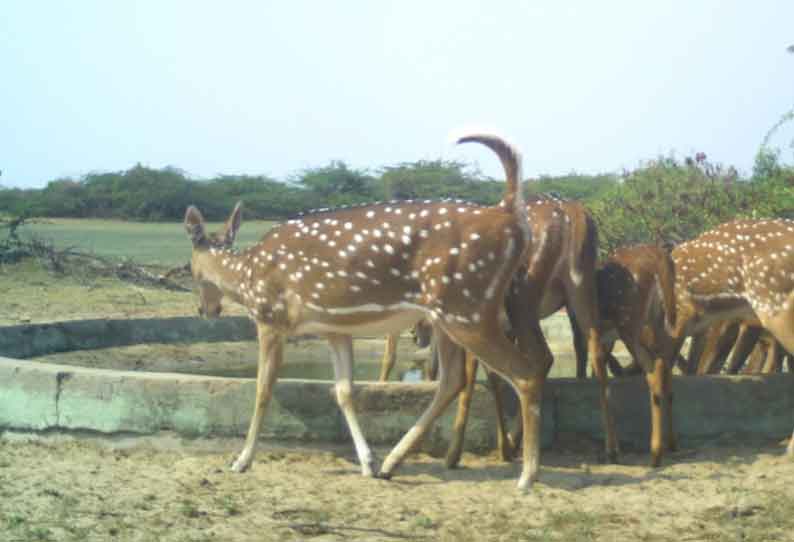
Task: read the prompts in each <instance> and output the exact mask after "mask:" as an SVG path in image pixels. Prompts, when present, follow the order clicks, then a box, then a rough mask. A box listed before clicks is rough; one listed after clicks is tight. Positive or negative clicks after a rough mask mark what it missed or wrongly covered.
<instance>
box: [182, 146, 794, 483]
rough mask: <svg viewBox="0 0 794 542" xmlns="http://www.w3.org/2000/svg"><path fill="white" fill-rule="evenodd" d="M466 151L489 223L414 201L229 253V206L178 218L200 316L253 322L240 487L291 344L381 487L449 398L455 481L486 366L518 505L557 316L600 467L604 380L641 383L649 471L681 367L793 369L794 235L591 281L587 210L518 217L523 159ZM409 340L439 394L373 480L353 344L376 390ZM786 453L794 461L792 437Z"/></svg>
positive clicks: (707, 238) (694, 251)
mask: <svg viewBox="0 0 794 542" xmlns="http://www.w3.org/2000/svg"><path fill="white" fill-rule="evenodd" d="M467 142H475V143H479V144H482V145H485V146H486V147H488V148H490V149H491V150H492V151H493V152H494V153H495V154H496V155H497V156H498V158H499V159H500V161H501V163H502V166H503V167H504V170H505V176H506V187H505V192H504V196H503V199H502V201H501V202H500V203H499V204H498V205H496V206H491V207H487V206H480V205H475V204H472V203H467V202H463V201H457V200H443V201H428V200H424V201H416V200H407V201H391V202H387V203H381V202H376V203H374V204H370V205H359V206H352V207H343V208H339V209H334V210H329V209H320V210H317V211H310V212H308V213H305V214H302V215H300V216H299V217H297V218H295V219H292V220H289V221H287V222H286V223H283V224H280V225H278V226H276V227H273V228H272V229H270V230H269V231H268V232H267V233H266V234H265V235H264V237H263V238H262V240H261V241H260V242H259V243H258V244H256V245H254V246H252V247H250V248H247V249H245V250H237V249H235V248H234V240H235V237H236V234H237V231H238V229H239V227H240V221H241V206H240V204H239V203H238V205H237V206H236V207H235V209H234V210H233V211H232V213H231V215H230V217H229V219H228V220H227V221H226V223H225V224H224V226H223V227H222V228H221V230H220V231H219V232H217V233H214V234H210V233H208V232H206V231H205V226H204V219H203V217H202V215H201V213H200V211H199V210H198V209H196V208H195V207H192V206H191V207H189V208H188V209H187V212H186V214H185V227H186V229H187V233H188V236H189V238H190V240H191V242H192V245H193V251H192V258H191V270H192V274H193V278H194V281H195V283H196V284H197V286H198V291H199V298H200V306H199V313H200V314H201V315H202V316H205V317H217V316H219V315H220V312H221V300H222V298H223V297H228V298H230V299H231V300H232V301H234V302H236V303H239V304H241V305H243V306H244V307H245V308H246V309H247V311H248V313H249V315H250V317H251V318H252V319H253V321H254V323H255V325H256V329H257V336H258V342H259V361H258V371H257V379H256V399H255V404H254V412H253V416H252V418H251V422H250V426H249V429H248V434H247V437H246V440H245V444H244V447H243V449H242V451H241V452H240V454H239V456H238V457H237V458H236V460H235V461H234V462H233V464H232V469H233V470H235V471H237V472H242V471H244V470H246V469H247V468H248V467H250V465H251V463H252V461H253V458H254V452H255V448H256V445H257V441H258V437H259V432H260V429H261V426H262V421H263V419H264V415H265V411H266V408H267V406H268V403H269V401H270V398H271V395H272V392H273V386H274V384H275V382H276V380H277V378H278V373H279V368H280V366H281V364H282V362H283V351H284V341H285V339H286V338H288V337H290V336H293V335H302V334H309V333H310V334H314V335H319V336H322V337H324V338H326V339H327V341H328V344H329V345H330V350H331V358H332V364H333V367H334V374H335V392H336V399H337V402H338V404H339V407H340V409H341V410H342V413H343V415H344V417H345V420H346V422H347V426H348V428H349V430H350V434H351V436H352V439H353V443H354V446H355V450H356V454H357V456H358V460H359V462H360V465H361V472H362V474H364V475H365V476H376V477H380V478H390V477H391V476H392V475H393V474H394V472H395V470H396V469H397V468H398V466H399V465H400V463H401V462H402V461H403V460H404V459H405V457H406V455H407V454H408V453H409V452H410V451H411V450H412V449H413V448H414V447H415V446H416V445H417V444H418V442H419V441H420V439H421V438H422V437H423V436H424V435H425V434H426V433H427V431H428V430H429V429H430V428H431V426H432V424H433V422H434V421H435V420H436V419H437V418H438V417H439V416H440V415H441V414H442V413H443V412H444V410H445V409H446V408H447V407H448V406H449V404H450V403H451V402H452V401H453V400H454V399H455V398H459V403H458V414H457V419H456V421H455V426H454V438H453V443H452V446H451V447H450V450H449V453H448V455H447V465H448V466H454V465H456V464H457V463H458V461H459V459H460V452H461V450H462V442H463V433H464V428H465V425H466V417H467V413H468V404H469V401H470V398H471V395H472V388H473V383H474V380H475V375H476V369H477V365H478V362H482V364H483V365H484V367H485V368H486V369H487V374H488V378H489V381H490V382H491V383H492V386H490V387H491V389H492V390H493V391H495V392H498V390H500V389H501V387H500V386H498V385H496V383H497V381H501V380H502V379H504V380H506V381H507V382H508V383H509V384H510V385H511V387H512V389H513V390H514V391H515V392H516V394H517V395H518V399H519V406H520V409H519V418H520V425H519V427H518V431H517V435H516V437H515V438H511V437H510V436H509V435H508V432H507V431H506V429H505V426H504V420H503V419H502V418H503V416H502V413H501V409H500V408H499V406H500V405H501V398H500V397H499V394H498V393H495V403H496V405H497V424H496V425H497V430H498V438H499V445H500V449H501V451H502V455H503V457H504V458H506V459H508V458H511V457H512V455H513V453H514V452H516V451H517V450H519V449H520V451H521V453H522V459H523V466H522V469H521V475H520V477H519V480H518V487H519V489H521V490H526V489H528V488H529V487H530V486H531V484H532V482H533V481H535V480H536V478H537V476H538V468H539V463H540V435H539V431H540V422H541V401H542V394H543V388H544V383H545V380H546V375H547V373H548V371H549V368H550V367H551V364H552V361H553V357H552V353H551V351H550V349H549V346H548V344H547V343H546V339H545V337H544V335H543V332H542V331H541V327H540V320H541V319H542V318H545V317H547V316H549V315H551V314H552V313H554V312H556V311H557V310H559V309H560V308H562V307H565V308H566V309H567V314H568V315H569V317H570V319H571V326H572V329H573V331H574V333H573V335H574V347H575V350H576V354H577V376H578V377H584V376H585V373H586V366H587V361H588V360H589V361H590V363H591V365H592V370H593V374H594V375H595V376H596V377H597V379H598V385H599V389H600V408H601V411H602V419H603V424H604V433H605V436H606V438H605V450H606V456H607V457H608V458H609V459H610V460H612V461H616V460H617V459H618V454H619V449H618V437H617V434H616V430H615V425H614V422H613V416H612V406H611V405H610V401H609V399H610V396H609V390H608V380H607V367H610V368H611V370H612V371H613V373H619V372H621V371H623V372H631V371H632V370H635V371H642V372H643V373H644V374H645V376H646V379H647V382H648V388H649V391H650V406H651V413H652V416H651V421H652V430H651V446H650V448H651V464H652V465H654V466H656V465H659V463H660V461H661V458H662V455H663V452H664V451H665V450H670V449H674V448H675V445H676V443H675V435H674V433H673V422H672V401H673V395H672V386H671V383H672V378H671V374H672V369H673V367H674V365H676V364H679V366H680V367H681V368H682V370H683V372H685V373H691V372H703V373H711V372H715V371H718V370H719V369H720V368H722V366H723V365H724V364H725V362H726V360H727V358H728V352H729V351H730V349H731V348H730V347H731V346H733V342H736V347H735V348H734V349H733V353H732V358H731V359H730V362H729V363H728V366H729V370H730V368H734V369H736V370H738V368H739V367H740V365H741V363H743V360H744V358H746V357H747V355H749V354H750V352H751V351H752V350H753V349H754V348H756V350H760V349H763V352H765V353H766V354H764V355H760V354H754V355H755V356H756V358H758V359H761V361H755V362H753V361H752V359H751V365H752V364H753V363H755V366H757V367H759V368H764V369H766V370H774V369H775V368H778V367H779V366H780V365H781V364H782V360H783V358H784V356H785V355H786V354H787V353H794V222H789V221H786V220H736V221H733V222H729V223H726V224H723V225H721V226H718V227H716V228H715V229H713V230H711V231H708V232H706V233H704V234H702V235H701V236H700V237H698V238H696V239H693V240H691V241H688V242H685V243H682V244H680V245H678V246H676V247H675V248H672V250H671V249H670V248H667V247H660V246H650V245H644V246H635V247H627V248H622V249H619V250H618V251H616V252H615V253H613V254H612V255H610V256H609V258H608V259H607V260H606V261H605V262H603V263H602V264H601V265H600V266H597V254H596V252H597V250H596V249H597V231H596V226H595V223H594V221H593V219H592V218H591V217H590V215H589V214H588V212H587V211H586V210H585V209H584V207H583V206H582V205H581V204H578V203H575V202H566V201H561V200H559V199H556V198H545V197H544V198H537V199H533V200H532V201H529V202H526V201H525V200H524V198H523V197H522V191H521V179H522V176H521V157H520V153H519V152H518V151H517V150H516V149H515V148H514V147H513V146H512V145H511V144H509V143H508V142H506V141H505V140H504V139H502V138H500V137H498V136H495V135H489V134H482V133H473V134H468V135H465V136H463V137H460V138H459V139H458V140H457V143H467ZM417 324H420V325H419V326H417V330H424V331H421V334H422V335H424V337H425V338H428V337H429V336H430V335H431V334H432V337H433V342H434V344H435V347H436V350H437V352H438V386H437V388H436V391H435V395H434V397H433V399H432V401H431V403H430V405H429V406H428V407H427V409H426V410H425V412H424V413H423V414H422V415H421V416H420V417H419V419H418V420H417V422H416V423H415V424H414V425H413V427H411V428H410V429H409V430H408V431H407V433H406V434H405V435H404V436H403V437H402V439H401V440H400V441H399V442H398V443H397V444H396V446H395V447H394V448H393V449H392V450H391V452H390V453H389V454H388V455H387V456H386V458H385V459H384V460H383V462H382V463H380V465H378V461H377V459H376V458H375V456H374V455H373V453H372V450H371V449H370V447H369V445H368V444H367V441H366V438H365V436H364V433H363V432H362V430H361V426H360V425H359V422H358V419H357V416H356V412H355V408H354V402H353V400H352V391H353V382H352V374H353V349H352V337H353V336H354V335H362V334H365V335H372V334H383V335H388V336H389V337H390V338H391V340H389V341H387V344H390V345H392V346H390V347H387V352H386V357H385V359H384V367H383V370H382V373H381V377H382V378H383V379H385V377H386V376H387V375H388V372H389V370H390V369H391V367H390V365H389V363H390V362H389V360H392V361H391V363H393V359H394V350H393V348H394V346H393V345H394V344H395V340H394V338H395V337H396V336H397V334H399V333H400V332H401V331H402V330H404V329H407V328H410V327H412V326H416V325H417ZM687 337H694V339H693V346H692V348H690V355H689V358H688V359H687V360H682V359H681V358H680V356H679V355H678V352H679V350H680V349H681V346H682V343H683V341H684V340H685V339H686V338H687ZM617 339H620V340H621V341H622V342H623V343H624V344H625V346H626V349H627V350H628V352H629V353H630V354H631V356H632V358H633V360H634V361H633V365H632V366H631V367H628V368H625V369H623V368H622V367H621V366H620V364H619V363H617V361H616V360H615V358H614V357H613V356H612V354H611V350H612V345H613V344H614V342H615V341H616V340H617ZM759 345H761V346H759ZM764 345H765V346H764ZM698 356H699V357H698ZM734 358H736V359H734ZM739 358H741V359H739ZM789 363H791V362H790V361H789ZM789 367H791V365H789ZM788 452H789V453H790V454H794V435H792V441H791V443H790V444H789V448H788Z"/></svg>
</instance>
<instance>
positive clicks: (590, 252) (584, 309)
mask: <svg viewBox="0 0 794 542" xmlns="http://www.w3.org/2000/svg"><path fill="white" fill-rule="evenodd" d="M527 216H528V218H529V225H530V228H531V230H532V238H533V243H532V246H531V248H530V250H529V251H528V253H527V260H526V264H525V268H524V271H525V272H524V273H523V274H522V275H521V282H523V284H524V292H525V293H524V294H518V293H517V292H516V291H515V290H512V291H511V292H510V293H509V294H508V295H509V296H510V297H511V298H512V302H513V303H514V304H516V305H520V306H523V307H524V310H527V311H528V312H529V314H530V315H531V317H532V319H533V327H536V326H539V324H538V320H540V319H542V318H546V317H547V316H550V315H551V314H553V313H555V312H557V311H558V310H559V309H560V308H562V307H565V308H566V309H567V312H568V317H569V318H570V320H571V327H572V328H574V329H576V330H581V332H580V333H575V334H574V348H575V350H576V357H577V369H576V373H577V377H579V378H584V377H585V376H586V375H585V371H586V366H587V358H588V356H589V358H590V360H591V363H592V364H593V372H594V373H595V375H596V376H597V377H598V379H599V384H600V386H601V411H602V416H603V422H604V428H605V433H606V440H605V447H606V452H607V457H608V458H609V459H610V460H611V461H616V460H617V456H618V440H617V436H616V431H615V427H614V421H613V418H612V414H611V412H610V406H609V393H608V388H607V374H606V370H605V368H604V362H605V358H604V354H603V351H602V349H601V346H600V342H601V341H600V333H599V316H598V299H597V294H596V278H595V268H596V257H597V253H596V250H597V246H598V234H597V230H596V225H595V222H594V221H593V218H592V217H591V216H590V214H589V213H588V212H587V210H586V209H585V208H584V206H583V205H582V204H580V203H578V202H572V201H562V200H559V199H556V198H549V197H539V198H537V199H535V200H533V201H531V202H529V204H528V205H527ZM512 333H513V334H514V335H516V336H517V337H521V336H522V335H524V334H525V333H526V330H525V329H521V328H516V329H513V330H512ZM582 334H584V337H585V339H586V340H582ZM535 340H536V341H537V342H542V344H543V346H544V348H548V347H547V346H546V340H545V338H544V337H543V336H542V334H541V335H540V336H539V337H537V338H536V339H535ZM585 345H586V346H585ZM476 373H477V360H476V358H475V357H473V356H468V357H467V368H466V387H465V388H464V390H463V391H462V392H461V395H460V397H459V400H458V413H457V417H456V419H455V424H454V429H453V439H452V443H451V444H450V447H449V450H448V452H447V457H446V464H447V466H448V467H450V468H452V467H455V466H456V465H457V464H458V463H459V461H460V455H461V452H462V450H463V438H464V433H465V428H466V421H467V418H468V411H469V405H470V402H471V396H472V391H473V389H474V381H475V378H476ZM486 374H487V376H488V380H489V385H490V386H489V387H490V389H491V390H492V393H493V397H494V403H495V406H496V421H497V442H498V447H499V450H500V454H501V456H502V458H503V459H505V460H509V459H510V458H511V457H512V455H513V447H514V445H513V442H512V439H511V438H510V437H509V435H508V433H507V431H506V429H505V426H504V421H503V416H502V412H503V408H502V398H501V392H500V389H501V379H499V378H498V377H497V376H496V375H494V374H492V373H491V372H489V371H486Z"/></svg>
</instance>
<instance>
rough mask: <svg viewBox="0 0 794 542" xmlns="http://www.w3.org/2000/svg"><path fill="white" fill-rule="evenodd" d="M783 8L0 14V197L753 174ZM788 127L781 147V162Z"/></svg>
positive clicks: (775, 71) (463, 0)
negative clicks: (615, 174)
mask: <svg viewBox="0 0 794 542" xmlns="http://www.w3.org/2000/svg"><path fill="white" fill-rule="evenodd" d="M791 44H794V2H792V1H790V0H786V1H784V0H780V1H770V0H759V1H754V2H746V1H744V2H739V1H696V2H691V1H677V0H676V1H663V2H662V1H658V2H650V1H649V2H644V1H639V2H638V1H636V0H633V1H614V2H610V1H603V2H592V1H581V2H579V1H567V2H565V1H553V2H552V1H549V2H545V1H529V0H527V1H522V2H519V1H491V2H486V1H473V0H454V1H428V0H425V1H406V0H401V1H394V2H391V1H378V0H369V1H352V0H351V1H346V2H342V1H337V2H331V1H325V2H323V1H320V0H317V1H304V0H289V1H284V0H282V1H278V2H270V1H249V2H243V1H225V2H201V1H196V0H192V1H187V0H185V1H181V0H180V1H176V0H172V1H167V0H161V1H144V0H136V1H126V2H122V1H108V0H102V1H100V0H96V1H89V0H73V1H69V2H57V1H53V2H34V1H27V0H5V1H4V2H3V3H2V5H0V69H1V70H2V71H1V72H0V128H1V130H0V169H2V171H3V174H2V177H0V184H2V185H3V186H24V187H40V186H43V185H44V184H45V183H46V182H47V181H49V180H52V179H54V178H57V177H61V176H73V177H79V176H81V175H83V174H85V173H87V172H90V171H107V170H111V171H117V170H123V169H127V168H129V167H130V166H132V165H134V164H135V163H136V162H141V163H143V164H145V165H149V166H152V167H163V166H166V165H173V166H176V167H179V168H182V169H184V170H186V171H187V172H188V173H189V174H190V175H193V176H196V177H209V176H213V175H215V174H218V173H249V174H259V173H261V174H266V175H270V176H273V177H276V178H280V179H284V178H286V177H288V176H289V175H290V174H294V173H296V172H298V171H300V170H301V169H303V168H306V167H315V166H321V165H325V164H327V162H328V161H329V160H332V159H340V160H344V161H346V162H348V163H349V164H350V165H351V166H353V167H357V168H371V169H374V168H378V167H380V166H384V165H392V164H395V163H398V162H403V161H414V160H419V159H435V158H439V157H441V158H445V159H463V160H467V161H471V162H476V163H478V164H479V165H480V167H481V168H482V170H483V171H484V172H485V173H486V174H489V175H492V176H495V177H501V171H500V168H499V166H498V163H497V162H496V160H495V159H494V158H493V157H492V156H490V155H489V154H488V151H485V150H483V149H479V148H477V147H476V146H464V147H459V148H453V147H451V146H450V145H449V143H448V136H449V134H450V132H451V131H453V130H455V129H458V128H460V127H461V126H468V125H475V126H485V127H489V128H492V129H495V130H497V131H499V132H500V133H502V134H505V135H507V136H509V137H510V139H511V140H512V141H513V142H514V143H515V144H516V145H517V146H518V147H519V148H520V149H521V150H522V151H523V153H524V170H525V173H526V175H528V176H537V175H539V174H552V175H553V174H563V173H568V172H571V171H579V172H582V173H595V172H604V171H619V170H621V169H622V168H624V167H627V168H631V167H634V166H636V165H637V164H638V163H639V162H640V161H641V160H646V159H652V158H654V157H655V156H657V155H658V154H660V153H663V154H666V153H668V152H671V151H673V152H675V153H677V155H679V156H683V155H686V154H689V153H693V152H696V151H703V152H706V153H707V155H708V156H709V158H710V159H712V160H715V161H719V162H723V163H725V164H733V165H735V166H737V167H739V169H740V170H741V171H744V172H747V171H749V169H750V168H751V166H752V160H753V156H754V155H755V152H756V151H757V149H758V145H759V144H760V142H761V140H762V138H763V136H764V134H765V133H766V131H767V130H768V129H769V127H770V126H772V125H773V124H774V123H775V122H776V121H777V120H778V119H779V118H780V116H781V115H782V114H783V113H785V112H786V111H788V110H790V109H791V108H792V107H794V54H790V53H787V52H786V47H787V46H789V45H791ZM792 139H794V128H792V126H787V127H786V129H785V130H784V131H782V132H781V133H780V134H778V137H776V138H775V140H774V141H773V143H776V144H778V145H779V146H781V147H786V153H785V154H784V157H785V158H786V159H787V160H788V161H794V159H792V152H791V150H790V149H788V147H787V145H788V142H789V141H791V140H792Z"/></svg>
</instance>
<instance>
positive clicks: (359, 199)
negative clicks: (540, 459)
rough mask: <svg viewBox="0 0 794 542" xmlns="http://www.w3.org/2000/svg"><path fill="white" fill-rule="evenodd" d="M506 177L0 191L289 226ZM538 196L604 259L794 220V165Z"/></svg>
mask: <svg viewBox="0 0 794 542" xmlns="http://www.w3.org/2000/svg"><path fill="white" fill-rule="evenodd" d="M503 190H504V184H503V181H502V180H495V179H491V178H488V177H486V176H484V175H482V174H481V173H479V172H478V171H477V170H476V169H473V168H471V167H469V166H468V165H466V164H463V163H459V162H449V161H442V160H437V161H418V162H411V163H403V164H398V165H395V166H390V167H385V168H383V169H381V170H379V171H378V172H377V173H370V172H368V171H365V170H357V169H354V168H351V167H350V166H348V165H347V164H345V163H344V162H341V161H334V162H331V163H329V164H328V165H326V166H323V167H317V168H310V169H307V170H304V171H302V172H300V173H299V174H297V175H294V176H293V177H291V178H289V179H287V180H286V181H279V180H276V179H272V178H270V177H267V176H263V175H220V176H217V177H215V178H212V179H204V180H199V179H191V178H189V177H188V176H187V174H185V172H183V171H181V170H179V169H176V168H172V167H166V168H162V169H153V168H149V167H145V166H142V165H136V166H134V167H132V168H130V169H128V170H126V171H121V172H112V173H108V172H106V173H90V174H88V175H85V176H84V177H82V178H81V179H78V180H75V179H57V180H54V181H51V182H50V183H48V184H47V186H46V187H45V188H42V189H18V188H0V215H2V214H5V215H9V216H22V217H30V216H37V217H75V218H105V219H124V220H138V221H179V220H181V219H182V217H183V216H184V212H185V208H186V207H187V206H188V205H191V204H193V205H197V206H198V207H199V208H200V209H201V210H202V212H203V213H204V215H205V216H206V217H207V218H208V219H209V220H221V219H224V218H225V217H226V215H227V213H228V212H229V209H231V208H232V206H233V205H234V203H235V202H236V201H238V200H242V201H243V202H244V204H245V213H246V217H247V218H258V219H274V220H278V219H283V218H285V217H288V216H292V215H295V214H297V213H299V212H302V211H306V210H309V209H313V208H324V207H337V206H341V205H351V204H357V203H364V202H371V201H377V200H391V199H425V198H429V199H438V198H461V199H465V200H468V201H474V202H478V203H483V204H494V203H496V202H497V201H499V199H500V198H501V196H502V193H503ZM525 190H526V191H527V196H528V197H531V196H532V194H544V193H553V194H554V195H556V196H561V197H563V198H568V199H576V200H580V201H583V202H584V203H585V205H586V206H587V207H588V208H589V209H590V211H591V212H592V213H593V215H594V217H595V219H596V221H597V223H598V226H599V235H600V244H601V249H602V251H609V250H612V249H614V248H616V247H617V246H621V245H626V244H633V243H640V242H672V243H675V242H679V241H682V240H686V239H690V238H692V237H694V236H696V235H698V234H699V233H701V232H702V231H704V230H705V229H707V228H709V227H712V226H714V225H716V224H719V223H721V222H725V221H727V220H730V219H732V218H735V217H747V218H762V217H786V218H788V217H791V218H794V166H792V165H787V164H784V163H783V162H782V160H781V158H780V151H779V150H774V149H770V148H769V147H767V146H762V147H761V150H760V151H759V152H758V154H757V156H756V158H755V163H754V167H753V171H752V173H751V174H749V175H747V176H745V177H742V176H740V175H739V174H738V173H737V171H736V170H735V169H734V168H732V167H723V166H720V165H718V164H713V163H711V162H710V161H709V160H708V159H707V157H706V156H705V155H704V154H703V153H698V154H696V155H695V156H692V157H685V158H683V159H678V158H675V157H672V156H662V157H659V158H657V159H654V160H649V161H647V162H645V163H643V164H641V165H640V166H638V167H637V168H636V169H634V170H631V171H625V172H623V173H622V174H620V175H617V174H603V175H579V174H570V175H564V176H556V177H541V178H540V179H534V180H531V181H529V182H527V183H526V188H525Z"/></svg>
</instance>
